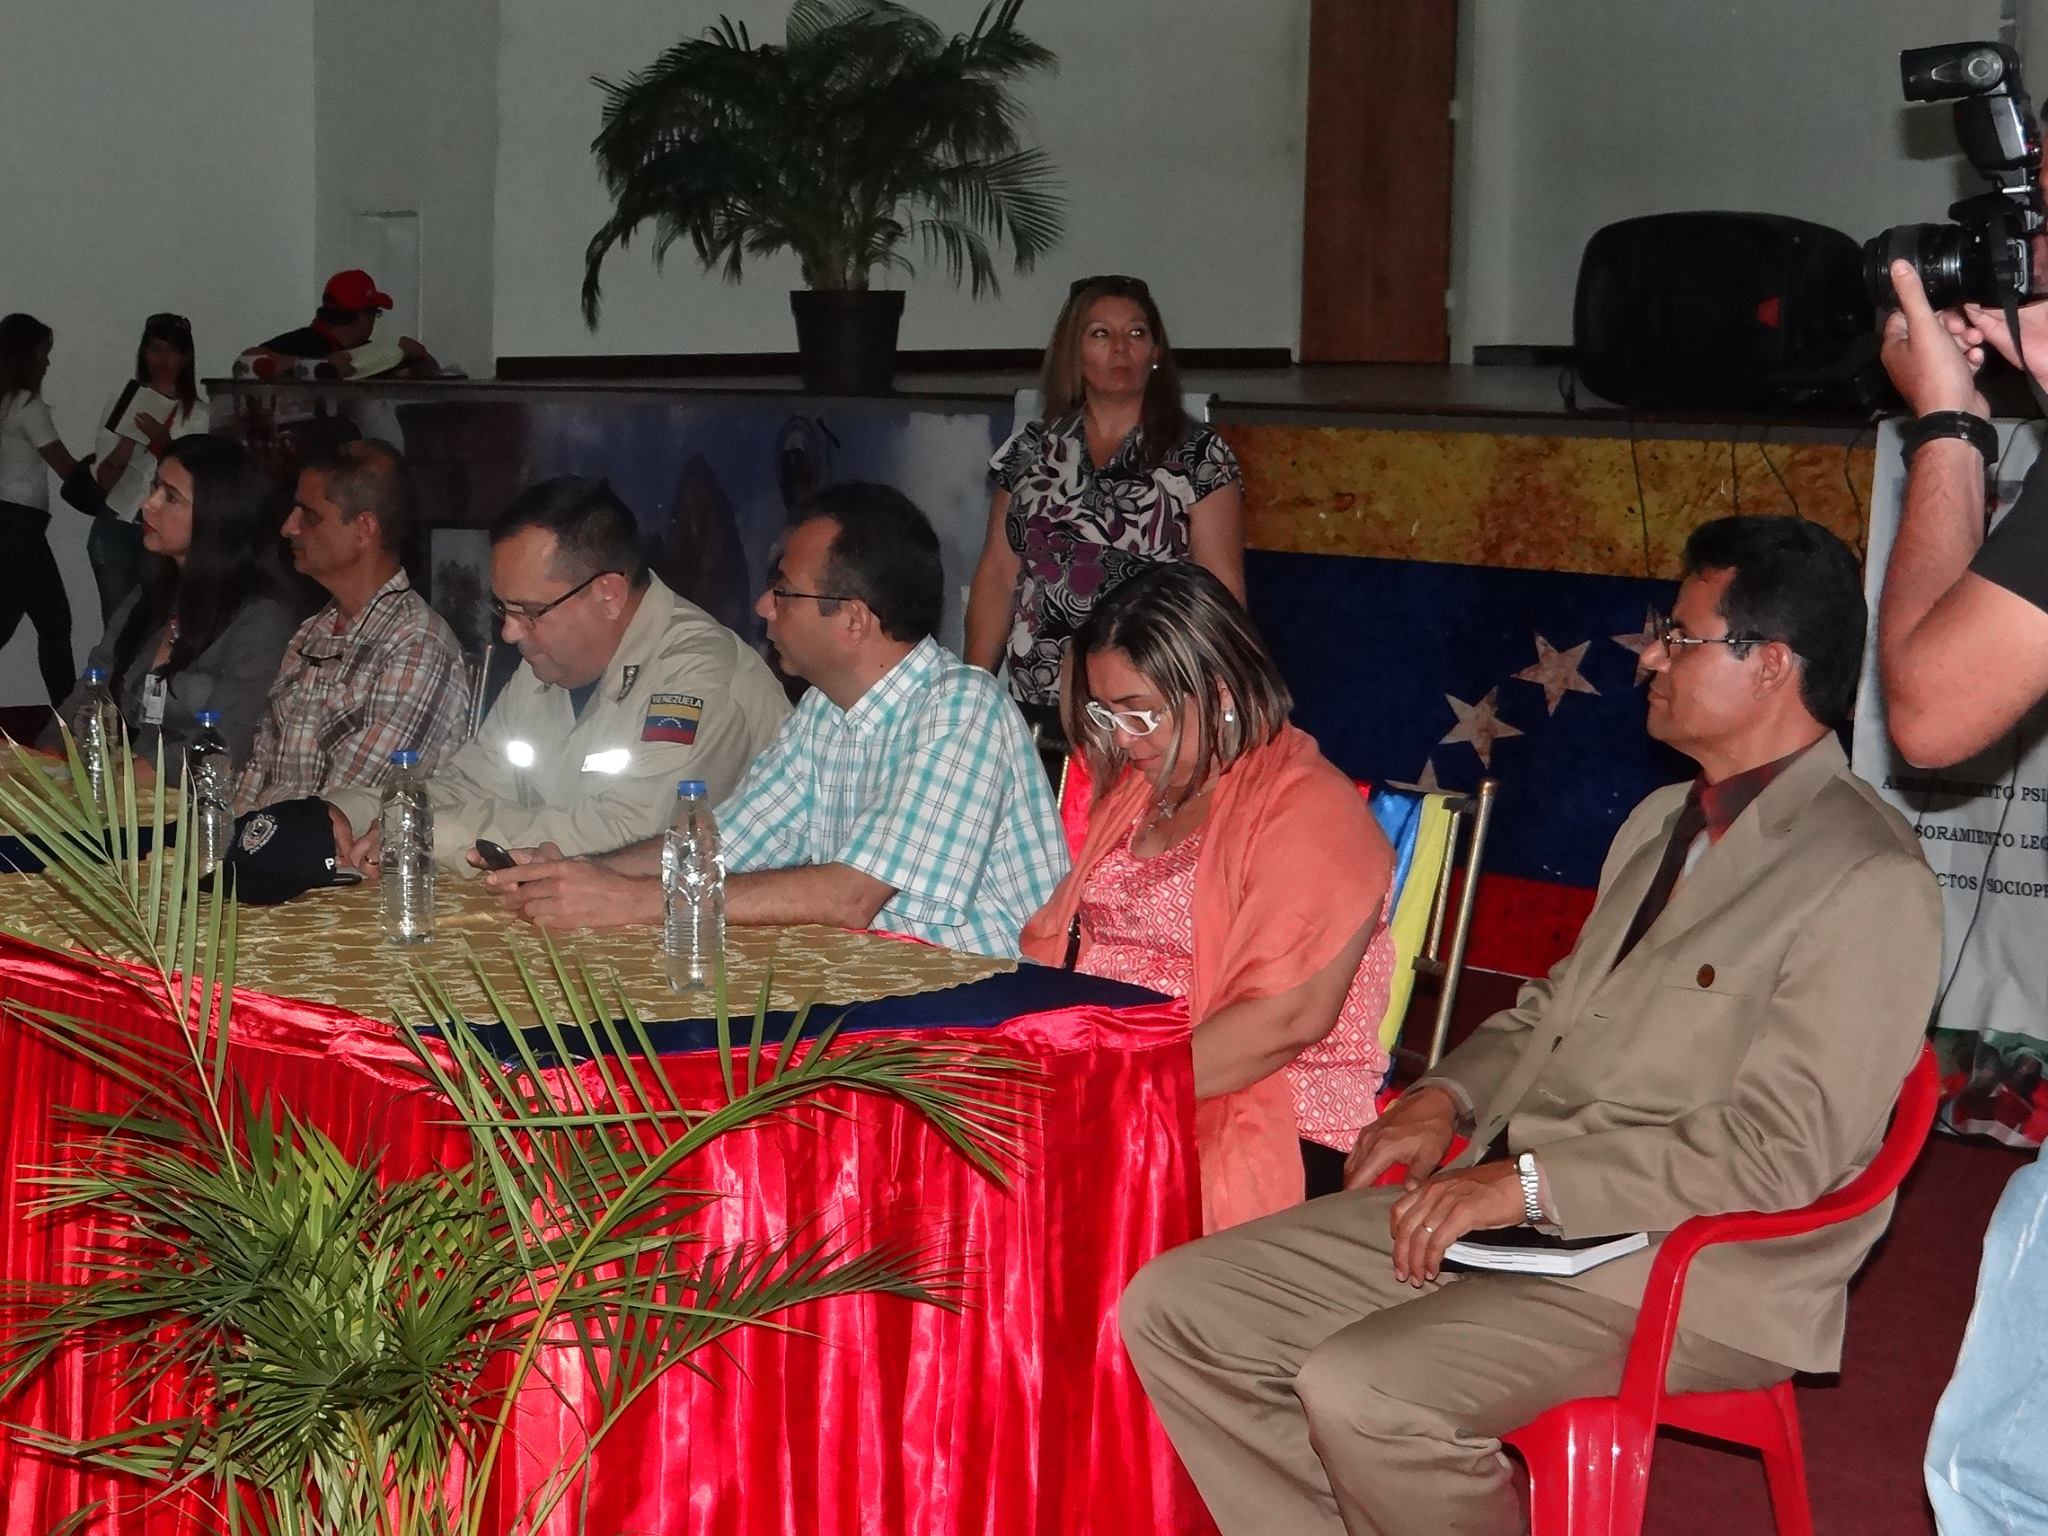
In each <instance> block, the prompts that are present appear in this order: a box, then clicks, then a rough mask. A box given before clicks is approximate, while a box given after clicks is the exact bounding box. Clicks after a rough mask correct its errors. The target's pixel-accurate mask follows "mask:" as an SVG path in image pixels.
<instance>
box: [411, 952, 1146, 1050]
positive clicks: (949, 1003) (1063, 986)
mask: <svg viewBox="0 0 2048 1536" xmlns="http://www.w3.org/2000/svg"><path fill="white" fill-rule="evenodd" d="M1165 1001H1167V998H1166V997H1165V995H1164V994H1163V993H1159V992H1154V991H1152V990H1150V989H1149V988H1146V987H1134V986H1132V985H1130V984H1129V983H1128V982H1122V981H1110V980H1108V979H1106V978H1104V977H1101V976H1084V975H1082V974H1081V973H1079V972H1077V971H1064V970H1058V969H1055V968H1054V967H1052V966H1047V965H1020V966H1019V967H1018V968H1017V969H1016V970H1014V971H1008V972H1005V973H1004V974H1002V975H999V976H985V977H983V978H982V979H981V980H980V981H970V982H964V983H962V984H961V985H960V986H957V987H942V988H940V989H939V990H938V991H936V992H919V993H915V994H913V995H911V996H909V997H884V998H877V999H875V1000H874V1001H872V1002H864V1003H849V1004H829V1005H821V1006H819V1007H815V1008H813V1009H811V1011H810V1012H809V1014H808V1015H807V1016H806V1017H805V1019H804V1026H803V1030H802V1033H801V1036H800V1038H802V1039H806V1040H809V1039H813V1038H815V1037H816V1036H818V1035H820V1034H822V1033H823V1032H824V1031H825V1030H826V1029H828V1028H830V1027H831V1026H832V1025H833V1024H834V1023H835V1022H836V1023H837V1024H838V1027H839V1031H840V1033H842V1034H847V1033H859V1032H861V1031H866V1030H880V1029H994V1028H995V1027H996V1026H998V1025H1000V1024H1004V1023H1007V1022H1008V1021H1009V1020H1011V1019H1014V1018H1018V1017H1020V1016H1022V1015H1024V1014H1027V1013H1046V1012H1049V1011H1051V1010H1053V1009H1056V1008H1081V1007H1091V1006H1092V1007H1099V1008H1135V1007H1140V1006H1143V1005H1145V1004H1149V1003H1162V1002H1165ZM794 1018H795V1015H794V1014H792V1013H789V1012H786V1011H778V1012H771V1013H770V1014H769V1015H768V1022H767V1027H766V1029H764V1030H763V1032H762V1039H763V1041H764V1042H766V1044H767V1045H768V1046H770V1047H775V1046H779V1045H780V1044H781V1043H782V1040H783V1038H784V1037H785V1036H786V1035H787V1034H788V1033H789V1027H790V1023H791V1021H792V1020H793V1019H794ZM731 1021H732V1023H731V1028H732V1035H733V1040H734V1043H735V1044H736V1045H738V1046H740V1047H741V1048H744V1047H745V1045H746V1043H747V1042H748V1040H749V1039H751V1038H752V1034H753V1027H754V1018H753V1014H752V1013H751V1012H747V1011H744V1010H738V1009H736V1010H734V1011H733V1013H732V1014H731ZM441 1027H442V1028H443V1029H445V1028H446V1027H447V1026H446V1025H443V1026H441ZM465 1027H466V1028H467V1029H468V1030H469V1031H470V1033H471V1034H472V1035H474V1036H475V1037H476V1038H477V1039H479V1040H481V1041H483V1042H484V1044H485V1045H487V1046H488V1047H489V1048H490V1049H491V1051H492V1053H493V1054H494V1055H496V1056H497V1057H498V1059H499V1060H500V1061H515V1060H517V1059H518V1049H517V1047H516V1046H515V1045H514V1044H513V1042H512V1034H511V1031H510V1030H508V1029H507V1028H506V1027H505V1026H504V1025H502V1024H468V1025H466V1026H465ZM646 1030H647V1036H648V1038H649V1039H650V1040H651V1041H652V1042H653V1044H654V1048H655V1050H656V1051H657V1052H658V1053H659V1054H661V1055H663V1056H673V1055H678V1054H681V1053H683V1052H687V1051H708V1050H715V1049H716V1048H717V1046H718V1023H717V1020H715V1019H711V1018H679V1019H664V1020H659V1021H650V1022H648V1023H647V1025H646ZM428 1033H434V1031H432V1030H430V1031H428ZM525 1033H526V1043H527V1046H528V1048H529V1049H531V1050H532V1051H533V1053H534V1055H535V1057H536V1058H537V1059H538V1060H539V1061H540V1063H541V1065H543V1066H555V1065H558V1064H559V1063H558V1061H557V1058H556V1056H555V1052H554V1050H553V1048H552V1045H551V1043H550V1041H549V1040H548V1037H547V1034H546V1032H545V1031H543V1030H539V1029H529V1030H527V1031H526V1032H525ZM606 1033H607V1034H608V1035H609V1036H610V1038H609V1039H608V1040H603V1041H598V1042H595V1043H593V1042H592V1041H591V1040H590V1039H589V1038H588V1037H587V1036H586V1034H585V1032H584V1031H583V1030H581V1029H578V1028H575V1027H573V1026H568V1025H564V1026H563V1028H562V1038H563V1042H564V1043H565V1044H566V1045H567V1047H568V1050H569V1056H570V1059H572V1060H576V1061H587V1060H589V1059H590V1057H591V1056H593V1055H595V1054H597V1052H598V1050H603V1051H604V1052H605V1053H606V1054H608V1055H618V1054H621V1053H625V1052H629V1051H631V1049H632V1047H631V1045H630V1041H629V1037H627V1036H625V1035H624V1034H623V1033H622V1031H621V1029H620V1026H619V1025H618V1024H616V1023H614V1024H612V1025H611V1026H610V1027H609V1029H608V1030H607V1031H606Z"/></svg>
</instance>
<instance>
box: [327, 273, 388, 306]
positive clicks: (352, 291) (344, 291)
mask: <svg viewBox="0 0 2048 1536" xmlns="http://www.w3.org/2000/svg"><path fill="white" fill-rule="evenodd" d="M320 302H321V303H322V304H325V305H326V306H327V307H328V308H330V309H389V308H390V307H391V295H390V294H388V293H385V292H383V291H382V290H381V289H379V288H378V286H377V283H376V280H375V279H374V278H372V277H371V276H370V274H369V273H367V272H365V271H364V270H363V269H362V268H361V267H350V268H349V269H348V270H347V271H346V272H337V273H335V274H334V276H332V277H330V278H329V279H327V286H326V288H325V289H323V290H322V291H321V294H320Z"/></svg>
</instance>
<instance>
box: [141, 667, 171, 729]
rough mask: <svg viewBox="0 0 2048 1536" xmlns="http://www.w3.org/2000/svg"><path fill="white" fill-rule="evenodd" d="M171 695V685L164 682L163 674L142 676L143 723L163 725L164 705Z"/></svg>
mask: <svg viewBox="0 0 2048 1536" xmlns="http://www.w3.org/2000/svg"><path fill="white" fill-rule="evenodd" d="M170 694H171V689H170V685H169V684H168V683H166V682H165V681H164V675H163V673H161V672H145V673H144V674H143V676H142V723H143V724H144V725H162V724H163V723H164V705H165V703H166V702H167V701H168V700H169V698H170Z"/></svg>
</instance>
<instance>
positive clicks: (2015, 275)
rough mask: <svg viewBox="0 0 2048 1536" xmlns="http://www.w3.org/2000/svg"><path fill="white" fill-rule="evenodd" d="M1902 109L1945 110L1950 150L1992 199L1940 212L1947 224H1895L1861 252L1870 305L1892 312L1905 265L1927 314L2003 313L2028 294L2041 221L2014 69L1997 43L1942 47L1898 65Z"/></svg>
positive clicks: (2030, 133)
mask: <svg viewBox="0 0 2048 1536" xmlns="http://www.w3.org/2000/svg"><path fill="white" fill-rule="evenodd" d="M1899 79H1900V82H1901V84H1902V85H1903V87H1904V89H1905V93H1906V100H1908V101H1953V102H1954V103H1955V104H1956V105H1955V120H1956V141H1957V142H1958V143H1959V144H1961V145H1962V148H1963V153H1964V154H1965V155H1967V156H1968V157H1969V160H1970V164H1971V165H1973V166H1974V167H1976V169H1977V172H1978V174H1980V175H1981V176H1983V178H1984V179H1985V180H1986V181H1988V182H1990V183H1991V186H1992V190H1991V191H1989V192H1980V193H1979V194H1977V196H1975V197H1966V198H1964V199H1963V200H1962V201H1961V202H1959V203H1956V204H1954V205H1952V206H1951V207H1950V208H1949V211H1948V216H1949V217H1950V218H1951V219H1954V220H1955V223H1953V224H1900V225H1898V226H1896V227H1895V228H1892V229H1888V230H1886V231H1885V232H1884V233H1883V234H1881V235H1879V236H1877V238H1875V239H1874V240H1869V241H1866V242H1865V243H1864V246H1863V280H1864V284H1865V286H1866V287H1868V289H1869V290H1870V297H1871V301H1872V302H1873V303H1875V304H1876V305H1878V306H1879V307H1880V308H1883V309H1896V308H1897V307H1898V302H1899V301H1898V298H1897V296H1896V295H1895V294H1893V292H1892V275H1891V264H1892V263H1893V262H1894V261H1901V260H1903V261H1910V262H1911V263H1912V264H1913V267H1914V270H1916V271H1917V272H1918V273H1919V274H1920V281H1921V283H1922V285H1923V286H1925V288H1926V289H1927V302H1928V303H1929V304H1930V305H1932V306H1933V307H1934V308H1935V309H1953V308H1954V307H1955V306H1956V305H1958V304H1962V303H1973V304H1984V305H1989V306H1992V307H1997V306H1999V305H2002V304H2003V303H2004V302H2005V301H2006V300H2007V298H2012V299H2014V300H2015V301H2024V300H2026V299H2029V298H2032V297H2034V296H2035V294H2036V289H2035V282H2036V280H2037V278H2039V277H2042V276H2048V274H2044V273H2041V272H2039V271H2037V269H2036V263H2035V261H2034V251H2033V238H2034V236H2035V234H2036V233H2037V232H2038V231H2039V230H2040V229H2041V228H2042V226H2043V224H2044V222H2048V220H2044V218H2043V213H2042V204H2041V192H2040V187H2039V185H2038V181H2037V175H2038V173H2039V171H2040V169H2041V134H2040V130H2039V127H2038V125H2037V124H2036V123H2035V120H2034V108H2033V104H2032V103H2031V102H2029V101H2028V100H2027V91H2026V87H2025V86H2024V85H2023V84H2022V83H2021V81H2020V61H2019V57H2018V55H2016V54H2015V53H2014V52H2013V51H2012V50H2011V49H2010V48H2006V47H2003V46H2002V45H2000V44H1998V43H1944V44H1942V45H1941V46H1940V47H1938V48H1908V49H1907V50H1906V51H1905V52H1904V53H1901V54H1900V55H1899Z"/></svg>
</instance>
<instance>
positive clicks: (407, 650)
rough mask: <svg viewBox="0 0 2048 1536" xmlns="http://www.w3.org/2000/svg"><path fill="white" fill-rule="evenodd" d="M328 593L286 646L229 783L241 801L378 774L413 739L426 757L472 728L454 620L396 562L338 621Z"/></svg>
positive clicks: (429, 760)
mask: <svg viewBox="0 0 2048 1536" xmlns="http://www.w3.org/2000/svg"><path fill="white" fill-rule="evenodd" d="M340 622H341V609H340V608H339V607H337V606H336V605H335V604H333V603H331V602H330V603H329V604H328V605H327V606H326V607H325V608H322V609H321V610H320V611H319V612H318V613H316V614H314V615H313V617H311V618H310V619H308V620H306V622H305V623H303V624H301V625H300V626H299V628H298V631H297V633H295V634H294V635H293V636H292V639H291V644H290V645H289V646H287V647H286V649H285V653H284V664H283V666H281V667H280V668H279V669H278V673H277V681H276V682H274V683H272V684H271V686H270V705H269V708H268V709H267V710H266V711H265V712H264V716H263V723H262V724H261V725H259V726H258V727H257V728H256V745H255V746H254V747H253V748H252V749H251V750H250V753H249V761H248V764H247V766H245V767H244V768H243V770H242V777H241V780H240V782H239V783H238V784H237V785H236V786H235V809H236V810H237V811H249V810H253V809H255V808H256V807H257V806H259V805H270V804H273V803H275V802H276V801H279V800H295V799H298V798H299V797H300V796H303V795H323V796H324V795H326V794H327V793H328V792H329V791H330V790H335V789H341V788H345V787H347V786H349V785H377V784H381V783H382V782H383V779H384V770H385V769H386V767H387V766H389V764H390V761H391V754H392V753H393V752H396V751H399V750H400V749H402V748H406V747H410V748H412V749H413V750H414V751H417V752H418V753H419V754H420V762H421V763H422V764H424V765H425V766H427V767H429V768H432V767H433V766H434V765H435V764H437V763H439V762H440V760H441V759H442V758H444V757H446V756H447V755H448V754H449V753H450V752H453V751H454V750H455V748H457V747H458V746H460V745H461V744H462V742H463V739H464V738H465V737H467V736H468V734H469V668H468V667H467V666H466V665H465V664H464V662H463V659H462V650H461V648H460V647H459V646H458V645H457V644H456V643H455V632H454V631H453V630H451V629H450V628H449V627H448V623H447V621H446V620H445V619H443V618H442V617H441V616H440V615H439V614H438V613H436V612H434V610H433V609H431V608H429V607H428V606H427V601H426V599H425V598H423V597H421V596H420V595H419V593H417V592H415V591H414V590H413V588H412V583H411V582H409V581H408V580H407V579H406V575H405V572H403V571H399V572H397V573H396V574H395V575H393V576H392V578H391V579H390V580H389V581H387V582H385V583H384V585H383V586H381V587H379V588H378V589H377V591H376V593H375V595H373V596H372V597H371V599H370V600H369V602H367V603H365V604H364V605H363V610H362V612H360V613H358V614H357V615H356V616H355V619H354V620H353V621H352V622H351V623H349V625H348V626H347V627H346V628H341V627H339V626H340Z"/></svg>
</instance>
